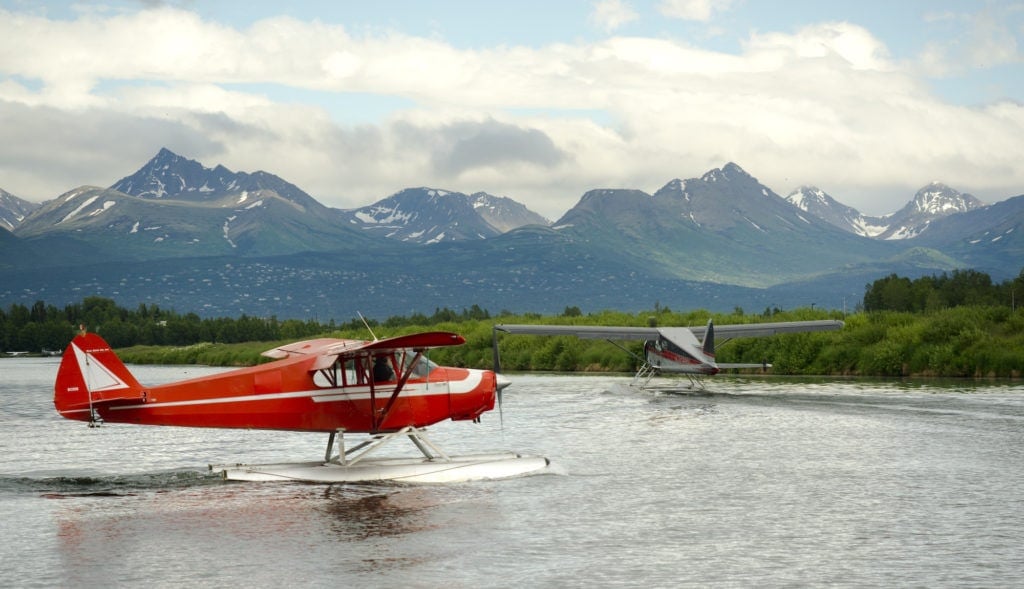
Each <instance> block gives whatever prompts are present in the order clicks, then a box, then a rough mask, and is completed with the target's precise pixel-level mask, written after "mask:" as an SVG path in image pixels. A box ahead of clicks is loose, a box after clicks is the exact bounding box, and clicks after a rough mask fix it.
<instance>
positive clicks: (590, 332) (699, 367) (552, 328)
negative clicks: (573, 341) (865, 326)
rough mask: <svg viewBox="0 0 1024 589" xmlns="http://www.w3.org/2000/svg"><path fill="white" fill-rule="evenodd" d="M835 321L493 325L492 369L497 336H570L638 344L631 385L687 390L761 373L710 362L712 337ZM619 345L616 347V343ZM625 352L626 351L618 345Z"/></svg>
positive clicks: (815, 327)
mask: <svg viewBox="0 0 1024 589" xmlns="http://www.w3.org/2000/svg"><path fill="white" fill-rule="evenodd" d="M842 327H843V322H842V321H838V320H830V319H826V320H817V321H783V322H774V323H749V324H748V323H737V324H731V325H714V324H713V322H712V321H711V320H708V323H707V325H706V326H704V327H616V326H599V325H508V324H498V325H495V326H494V363H495V370H497V369H498V366H499V365H500V360H499V355H498V341H497V332H499V331H501V332H504V333H509V334H524V335H548V336H552V335H555V336H557V335H572V336H576V337H579V338H584V339H604V340H608V341H610V342H612V343H613V344H614V343H615V342H614V340H642V341H643V342H644V355H643V357H642V358H638V359H639V360H640V362H641V363H640V368H639V369H638V370H637V373H636V376H635V377H634V379H633V383H634V384H637V385H639V386H641V387H643V386H646V385H647V383H649V382H650V380H651V379H652V378H653V377H655V376H657V375H659V374H661V373H663V372H664V373H679V374H684V375H686V376H687V377H688V378H689V379H690V383H691V386H698V385H701V384H702V380H701V379H702V377H704V376H712V375H714V374H717V373H718V372H719V371H721V370H722V369H723V368H761V367H767V366H768V364H767V363H762V364H724V363H719V362H717V361H716V360H715V349H716V347H715V346H716V343H715V338H716V335H717V337H718V338H719V343H718V345H721V344H724V343H725V342H727V341H729V340H731V339H734V338H740V337H767V336H772V335H778V334H782V333H798V332H805V331H831V330H836V329H841V328H842ZM615 345H617V346H618V344H615ZM618 347H619V348H620V349H622V350H623V351H626V352H627V353H632V352H629V350H626V348H624V347H622V346H618Z"/></svg>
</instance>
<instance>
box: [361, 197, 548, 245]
mask: <svg viewBox="0 0 1024 589" xmlns="http://www.w3.org/2000/svg"><path fill="white" fill-rule="evenodd" d="M347 213H348V215H349V216H350V223H351V224H352V225H353V226H356V227H359V228H361V229H364V230H366V231H368V232H371V233H373V234H375V235H380V236H383V237H387V238H388V239H395V240H399V241H405V242H410V243H439V242H444V241H464V240H476V239H487V238H490V237H494V236H496V235H500V234H502V233H505V232H506V231H508V230H509V229H513V228H515V227H521V226H523V225H529V224H547V220H546V219H544V218H543V217H541V216H540V215H537V214H536V213H533V212H532V211H530V210H529V209H527V208H526V207H525V206H523V205H521V204H519V203H517V202H515V201H513V200H512V199H509V198H504V197H497V196H493V195H490V194H487V193H486V192H477V193H474V194H473V195H472V196H469V195H466V194H463V193H461V192H450V191H447V190H438V189H436V188H427V187H420V188H406V189H405V190H402V191H400V192H396V193H395V194H392V195H391V196H389V197H387V198H385V199H382V200H379V201H377V202H375V203H373V204H372V205H367V206H365V207H361V208H358V209H353V210H350V211H347Z"/></svg>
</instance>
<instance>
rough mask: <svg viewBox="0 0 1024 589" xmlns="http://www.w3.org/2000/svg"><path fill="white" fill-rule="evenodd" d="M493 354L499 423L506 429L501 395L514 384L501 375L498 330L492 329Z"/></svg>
mask: <svg viewBox="0 0 1024 589" xmlns="http://www.w3.org/2000/svg"><path fill="white" fill-rule="evenodd" d="M491 352H492V353H493V356H494V384H495V387H496V388H497V396H498V422H499V423H500V424H501V428H502V430H503V431H504V429H505V413H504V411H502V407H501V396H502V395H501V393H502V391H504V390H505V387H507V386H508V385H510V384H512V381H511V380H510V379H509V378H508V377H507V376H505V375H503V374H502V373H501V355H500V354H499V353H498V330H497V329H496V328H493V327H492V328H491Z"/></svg>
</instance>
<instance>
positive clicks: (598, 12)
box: [590, 0, 640, 32]
mask: <svg viewBox="0 0 1024 589" xmlns="http://www.w3.org/2000/svg"><path fill="white" fill-rule="evenodd" d="M638 18H640V15H639V14H637V12H636V11H635V10H633V7H632V6H630V5H629V4H628V3H626V2H623V1H622V0H600V1H598V2H595V3H594V10H593V12H591V13H590V22H591V23H592V24H593V25H594V26H596V27H598V28H600V29H602V30H604V31H606V32H611V31H615V30H617V29H619V28H620V27H622V25H625V24H627V23H630V22H633V21H635V20H637V19H638Z"/></svg>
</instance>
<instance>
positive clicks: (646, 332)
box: [494, 319, 843, 340]
mask: <svg viewBox="0 0 1024 589" xmlns="http://www.w3.org/2000/svg"><path fill="white" fill-rule="evenodd" d="M842 326H843V322H842V321H837V320H833V319H823V320H818V321H782V322H775V323H736V324H732V325H715V334H716V335H718V336H726V337H728V338H734V337H766V336H770V335H776V334H780V333H797V332H801V331H830V330H834V329H840V328H841V327H842ZM494 329H496V330H498V331H504V332H505V333H511V334H524V335H574V336H576V337H579V338H583V339H627V340H628V339H633V340H637V339H639V340H649V339H656V338H657V337H658V336H659V335H665V336H666V337H668V339H673V338H672V333H671V332H672V331H673V330H678V329H688V330H689V331H690V332H691V333H692V334H693V335H694V336H696V337H697V338H698V339H700V340H703V339H704V332H705V331H706V330H707V327H706V326H701V327H684V328H679V327H609V326H597V325H503V324H499V325H495V326H494Z"/></svg>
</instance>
